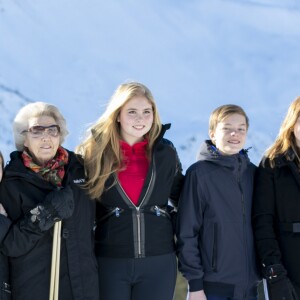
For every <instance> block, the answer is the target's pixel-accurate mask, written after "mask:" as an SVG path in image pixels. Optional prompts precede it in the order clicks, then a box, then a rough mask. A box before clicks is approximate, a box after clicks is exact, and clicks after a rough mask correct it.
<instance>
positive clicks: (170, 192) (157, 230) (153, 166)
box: [95, 125, 183, 258]
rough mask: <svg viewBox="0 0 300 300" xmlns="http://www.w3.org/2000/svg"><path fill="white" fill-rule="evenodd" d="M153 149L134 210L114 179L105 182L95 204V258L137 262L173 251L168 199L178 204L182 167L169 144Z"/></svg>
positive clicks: (160, 140)
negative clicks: (117, 258)
mask: <svg viewBox="0 0 300 300" xmlns="http://www.w3.org/2000/svg"><path fill="white" fill-rule="evenodd" d="M169 127H170V125H165V126H163V129H162V133H161V135H160V137H159V138H158V140H157V141H156V143H155V145H154V147H153V154H152V157H151V162H150V166H149V170H148V174H147V177H146V180H145V183H144V186H143V189H142V192H141V195H140V199H139V205H138V206H135V205H134V204H133V203H132V202H131V200H130V199H129V198H128V197H127V195H126V193H125V192H124V190H123V189H122V187H121V185H120V183H119V181H118V179H117V175H116V174H115V175H113V176H111V178H109V179H108V181H107V183H106V186H107V187H110V186H111V185H112V184H113V183H114V182H115V181H117V182H116V184H114V185H113V186H112V187H111V188H109V189H108V190H107V191H105V192H104V193H103V194H102V196H101V199H100V201H99V202H97V228H96V233H95V239H96V255H97V256H99V257H115V258H116V257H122V258H140V257H147V256H154V255H162V254H166V253H171V252H173V251H174V234H173V227H172V222H171V219H170V215H169V214H168V212H167V205H168V199H169V198H171V200H173V204H174V203H175V204H176V203H177V201H178V198H179V193H180V189H181V185H182V181H183V175H182V169H181V164H180V162H179V159H178V156H177V152H176V150H175V148H174V146H173V145H172V143H171V142H169V141H168V140H165V139H163V138H162V136H163V134H164V132H165V131H166V129H168V128H169Z"/></svg>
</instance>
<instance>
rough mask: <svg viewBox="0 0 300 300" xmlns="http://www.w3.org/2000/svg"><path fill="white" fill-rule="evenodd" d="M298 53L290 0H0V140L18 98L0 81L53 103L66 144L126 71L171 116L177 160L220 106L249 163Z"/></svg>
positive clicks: (262, 144)
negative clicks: (65, 128) (231, 117)
mask: <svg viewBox="0 0 300 300" xmlns="http://www.w3.org/2000/svg"><path fill="white" fill-rule="evenodd" d="M299 53H300V4H299V3H298V1H296V0H294V1H293V0H286V1H279V0H277V1H276V0H272V1H271V0H270V1H268V0H263V1H258V0H257V1H246V0H239V1H233V0H197V1H180V0H178V1H171V0H162V1H158V0H154V1H153V0H151V1H150V0H146V1H138V0H114V1H102V0H89V1H80V0H72V1H71V0H51V1H38V0H2V1H0V105H2V106H3V105H6V106H5V107H6V108H9V112H7V110H5V114H10V115H9V118H8V117H5V118H4V122H6V123H5V130H2V131H3V132H4V133H3V135H5V138H3V137H2V136H1V143H2V146H1V145H0V146H1V149H5V151H6V152H9V151H11V150H13V145H12V144H10V145H9V146H7V145H6V144H5V145H4V143H7V140H8V139H9V138H10V137H12V135H11V133H9V132H8V129H9V127H10V124H9V122H10V121H11V119H12V118H13V116H14V114H15V113H16V111H17V110H18V109H19V106H20V105H23V102H22V101H21V100H19V99H17V97H16V95H14V94H11V93H8V92H7V91H4V90H3V89H1V85H2V86H5V87H9V88H10V89H12V90H18V91H19V92H20V93H22V94H23V95H25V96H26V97H28V98H30V99H32V100H33V101H40V100H41V101H45V102H50V103H53V104H55V105H57V106H58V107H59V108H60V109H61V110H62V112H63V114H64V115H65V117H66V119H67V122H68V124H69V129H70V132H71V134H70V136H69V138H68V139H67V142H66V144H65V146H66V147H67V148H70V149H74V147H75V146H76V145H77V144H78V143H79V141H80V138H81V136H82V134H83V131H84V129H85V128H86V127H87V126H88V125H89V124H90V123H91V122H93V121H95V120H96V119H97V118H98V117H99V116H100V114H101V113H102V112H103V110H104V107H105V104H106V103H107V101H108V99H109V97H110V96H111V94H112V93H113V91H114V89H115V88H116V87H117V85H119V84H120V83H122V82H124V81H126V80H130V79H132V80H137V81H140V82H142V83H144V84H146V85H147V86H148V87H149V88H150V89H151V90H152V92H153V94H154V96H155V98H156V101H157V104H158V108H159V111H160V114H161V118H162V120H163V122H165V123H169V122H170V123H172V129H171V130H170V132H169V133H168V134H167V138H170V139H171V140H172V141H173V142H174V144H175V146H176V147H177V148H178V151H179V154H180V157H181V160H182V161H183V164H184V168H186V167H187V166H188V165H189V164H191V163H192V162H193V161H194V160H195V156H196V152H197V149H198V148H199V145H200V143H201V141H202V140H203V139H205V138H207V122H208V118H209V114H210V113H211V111H212V110H213V109H214V108H215V107H217V106H219V105H222V104H226V103H235V104H238V105H241V106H242V107H243V108H244V109H245V110H246V112H247V113H248V115H249V117H250V130H249V138H248V141H247V147H250V146H252V147H253V148H252V150H251V151H250V157H251V159H252V160H253V161H254V162H255V163H257V162H258V161H259V159H260V157H261V155H262V153H263V151H264V150H265V148H266V147H267V146H268V145H269V144H270V143H271V142H272V140H273V139H274V138H275V136H276V134H277V132H278V128H279V126H280V122H281V121H282V119H283V116H284V114H285V112H286V110H287V107H288V105H289V103H290V102H291V101H292V100H293V99H294V98H295V97H296V96H298V95H300V92H299V87H300V71H299V65H300V56H299ZM8 101H10V102H11V103H14V104H11V105H8ZM1 103H2V104H1ZM2 111H3V112H4V110H3V108H2ZM3 112H2V113H3ZM2 126H3V125H2ZM0 132H1V131H0Z"/></svg>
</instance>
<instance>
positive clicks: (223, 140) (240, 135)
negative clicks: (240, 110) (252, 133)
mask: <svg viewBox="0 0 300 300" xmlns="http://www.w3.org/2000/svg"><path fill="white" fill-rule="evenodd" d="M246 135H247V124H246V118H245V117H244V116H243V115H240V114H232V115H229V116H228V117H227V118H225V119H224V120H223V122H219V123H218V124H217V127H216V129H215V131H214V132H210V138H211V140H212V142H213V143H214V144H215V145H216V147H217V149H218V150H219V151H220V152H221V153H222V154H223V155H232V154H236V153H238V152H239V151H240V150H241V149H243V147H244V145H245V142H246Z"/></svg>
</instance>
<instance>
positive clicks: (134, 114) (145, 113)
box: [118, 96, 153, 145]
mask: <svg viewBox="0 0 300 300" xmlns="http://www.w3.org/2000/svg"><path fill="white" fill-rule="evenodd" d="M118 122H120V131H121V138H122V139H123V140H124V141H125V142H127V143H128V144H129V145H133V144H135V143H137V142H140V141H142V140H143V139H144V135H145V134H146V133H147V132H148V131H149V130H150V129H151V126H152V123H153V109H152V105H151V103H150V102H149V100H148V99H147V98H146V97H145V96H135V97H133V98H132V99H131V100H129V101H128V102H127V103H126V104H125V105H124V106H123V107H122V109H121V111H120V115H119V117H118Z"/></svg>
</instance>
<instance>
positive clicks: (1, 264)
mask: <svg viewBox="0 0 300 300" xmlns="http://www.w3.org/2000/svg"><path fill="white" fill-rule="evenodd" d="M3 169H4V158H3V155H2V153H1V151H0V182H1V180H2V176H3ZM0 201H1V199H0ZM10 224H11V221H10V219H8V218H7V213H6V211H5V209H4V207H3V205H2V204H1V203H0V242H1V241H2V239H3V238H4V236H5V234H6V233H7V231H8V228H9V226H10ZM0 288H1V289H0V300H9V299H11V297H10V296H11V290H10V284H9V269H8V261H7V257H6V256H5V255H3V254H2V253H0Z"/></svg>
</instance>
